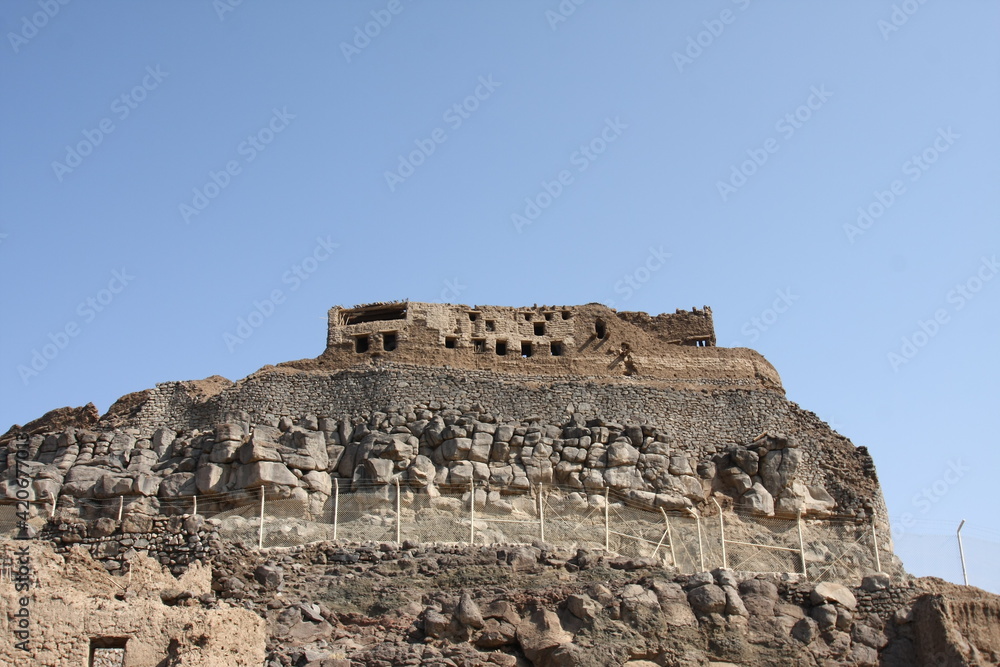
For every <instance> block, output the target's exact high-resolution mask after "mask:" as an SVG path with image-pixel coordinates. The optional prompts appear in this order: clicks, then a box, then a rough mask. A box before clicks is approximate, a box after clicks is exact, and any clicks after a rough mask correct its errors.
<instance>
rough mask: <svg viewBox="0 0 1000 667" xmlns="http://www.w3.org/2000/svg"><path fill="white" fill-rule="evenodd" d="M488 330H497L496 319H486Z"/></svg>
mask: <svg viewBox="0 0 1000 667" xmlns="http://www.w3.org/2000/svg"><path fill="white" fill-rule="evenodd" d="M486 330H487V331H496V330H497V323H496V321H495V320H486Z"/></svg>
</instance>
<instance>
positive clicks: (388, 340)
mask: <svg viewBox="0 0 1000 667" xmlns="http://www.w3.org/2000/svg"><path fill="white" fill-rule="evenodd" d="M398 344H399V340H398V338H397V337H396V332H395V331H387V332H385V333H383V334H382V349H383V350H385V351H386V352H392V351H393V350H395V349H396V346H397V345H398ZM370 348H371V340H370V337H369V336H355V337H354V351H355V352H359V353H360V352H367V351H368V350H369V349H370Z"/></svg>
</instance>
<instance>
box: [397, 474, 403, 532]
mask: <svg viewBox="0 0 1000 667" xmlns="http://www.w3.org/2000/svg"><path fill="white" fill-rule="evenodd" d="M402 523H403V512H402V507H401V506H400V503H399V478H398V477H397V478H396V544H399V543H400V542H402V541H403V540H401V539H400V536H401V535H402Z"/></svg>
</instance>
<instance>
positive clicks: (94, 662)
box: [90, 637, 128, 667]
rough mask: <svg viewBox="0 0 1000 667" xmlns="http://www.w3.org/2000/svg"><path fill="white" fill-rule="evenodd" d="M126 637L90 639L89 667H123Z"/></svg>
mask: <svg viewBox="0 0 1000 667" xmlns="http://www.w3.org/2000/svg"><path fill="white" fill-rule="evenodd" d="M126 642H128V637H91V638H90V667H125V644H126Z"/></svg>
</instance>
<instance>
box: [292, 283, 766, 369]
mask: <svg viewBox="0 0 1000 667" xmlns="http://www.w3.org/2000/svg"><path fill="white" fill-rule="evenodd" d="M376 318H389V319H376ZM714 345H715V331H714V325H713V321H712V310H711V309H710V308H708V307H705V308H702V309H694V310H691V311H683V310H678V311H677V312H676V313H671V314H662V315H657V316H655V317H651V316H649V315H647V314H646V313H636V312H616V311H615V310H613V309H610V308H607V307H606V306H603V305H600V304H588V305H586V306H559V307H547V306H543V307H537V306H532V307H530V308H507V307H500V306H474V307H469V306H464V305H451V304H430V303H416V302H404V303H399V304H379V305H373V306H369V307H365V308H355V309H343V308H339V307H338V308H332V309H331V310H330V312H329V328H328V332H327V348H326V350H325V351H324V352H323V354H322V355H320V356H319V357H318V358H317V359H315V360H314V361H312V362H311V363H309V362H297V363H296V364H294V365H295V366H296V367H301V368H305V367H312V368H322V369H341V368H349V367H353V366H357V365H361V364H368V363H370V362H371V361H373V360H386V361H390V362H392V363H411V364H419V365H423V366H449V367H451V368H466V369H478V370H496V371H499V372H503V373H510V374H527V375H538V374H547V375H564V374H571V375H579V376H593V377H621V376H642V377H646V378H661V379H671V380H672V379H678V378H680V379H696V378H700V377H706V378H717V379H721V378H723V377H728V378H732V379H746V380H752V381H756V382H762V381H763V382H765V383H768V384H771V385H776V386H780V379H779V378H778V375H777V373H776V372H774V369H773V368H771V367H770V364H768V363H767V362H766V361H763V358H760V359H757V360H756V361H757V362H762V363H757V367H755V366H754V364H752V363H746V361H747V360H746V359H743V358H742V356H741V355H739V354H736V355H733V354H729V353H728V352H721V353H716V352H715V351H714ZM709 348H713V351H708V350H709ZM758 356H759V355H758ZM731 361H736V362H742V363H736V364H730V363H728V362H731ZM720 362H722V363H721V364H720Z"/></svg>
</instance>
